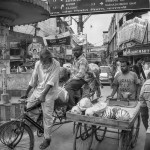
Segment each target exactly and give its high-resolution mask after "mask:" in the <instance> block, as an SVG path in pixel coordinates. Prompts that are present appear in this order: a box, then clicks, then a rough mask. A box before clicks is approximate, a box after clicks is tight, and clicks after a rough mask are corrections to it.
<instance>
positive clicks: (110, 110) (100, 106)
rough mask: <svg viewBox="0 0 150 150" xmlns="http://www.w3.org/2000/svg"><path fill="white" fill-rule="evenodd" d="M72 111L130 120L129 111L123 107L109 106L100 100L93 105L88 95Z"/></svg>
mask: <svg viewBox="0 0 150 150" xmlns="http://www.w3.org/2000/svg"><path fill="white" fill-rule="evenodd" d="M71 113H73V114H79V115H85V116H90V117H92V116H95V117H101V118H107V119H115V120H122V121H128V120H130V114H129V112H128V111H126V110H124V109H122V108H121V107H111V106H107V103H106V102H98V103H96V104H94V105H93V104H92V103H91V100H90V99H89V98H87V97H85V98H83V99H81V100H80V101H79V102H78V104H77V105H76V106H74V107H73V108H72V109H71Z"/></svg>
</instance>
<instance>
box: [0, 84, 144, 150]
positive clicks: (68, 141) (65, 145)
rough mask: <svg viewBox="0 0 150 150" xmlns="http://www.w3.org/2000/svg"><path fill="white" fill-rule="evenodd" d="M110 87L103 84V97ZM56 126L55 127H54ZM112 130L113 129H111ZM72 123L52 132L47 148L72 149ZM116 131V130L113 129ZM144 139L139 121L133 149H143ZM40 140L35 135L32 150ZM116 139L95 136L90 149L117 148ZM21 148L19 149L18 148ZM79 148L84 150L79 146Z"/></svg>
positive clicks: (107, 134) (36, 149)
mask: <svg viewBox="0 0 150 150" xmlns="http://www.w3.org/2000/svg"><path fill="white" fill-rule="evenodd" d="M110 92H111V89H110V87H109V86H104V88H103V89H102V95H103V98H104V99H105V97H106V96H107V95H109V94H110ZM55 128H57V127H55ZM111 130H113V129H111ZM72 131H73V124H72V123H68V124H65V125H62V126H61V127H60V128H59V129H58V130H56V131H55V132H54V134H53V138H52V143H51V146H50V147H48V148H47V150H73V132H72ZM115 131H116V130H115ZM106 137H113V138H114V137H115V138H117V134H116V133H115V134H114V133H110V132H107V133H106ZM144 140H145V130H144V128H143V124H142V123H141V127H140V134H139V138H138V142H137V145H136V147H135V148H134V149H133V150H143V147H144ZM41 142H42V138H39V137H37V136H36V135H35V148H34V150H39V145H40V143H41ZM117 147H118V141H117V140H114V139H110V138H104V140H103V141H102V142H101V143H98V142H97V141H96V140H95V138H94V140H93V144H92V150H99V149H100V150H117ZM0 149H1V150H7V149H5V148H4V147H3V148H2V147H1V144H0ZM18 150H21V149H18ZM81 150H86V149H83V148H81Z"/></svg>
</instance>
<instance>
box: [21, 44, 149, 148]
mask: <svg viewBox="0 0 150 150" xmlns="http://www.w3.org/2000/svg"><path fill="white" fill-rule="evenodd" d="M73 54H74V61H73V63H72V66H71V70H70V74H69V80H67V82H66V84H65V90H66V91H67V92H68V100H67V102H68V108H67V110H70V109H71V108H72V107H73V106H75V105H76V103H77V102H76V100H75V92H76V91H78V90H80V89H81V87H82V86H83V85H84V84H85V83H87V82H88V75H89V73H88V71H89V64H88V61H87V59H86V57H85V55H84V53H83V47H82V46H77V47H75V48H73ZM39 55H40V59H39V60H38V61H37V62H36V64H35V67H34V70H33V73H32V77H31V80H30V82H29V86H28V88H27V90H26V94H25V95H24V96H23V97H22V98H28V95H29V93H30V91H31V89H32V88H33V89H34V90H33V93H32V94H31V95H30V97H29V98H28V103H27V108H28V107H31V106H33V105H34V104H35V99H38V101H40V102H41V103H42V110H43V123H44V140H43V142H42V143H41V145H40V149H46V148H47V147H48V146H49V145H50V143H51V136H52V135H51V130H52V125H53V117H52V113H53V109H54V101H55V100H56V99H57V98H58V90H59V78H60V76H59V74H60V68H61V67H60V63H59V62H58V61H57V60H56V59H54V58H53V56H52V54H51V52H50V51H49V50H48V49H47V48H43V49H42V51H41V52H40V54H39ZM99 73H100V70H99ZM99 73H98V75H96V76H98V79H99ZM141 75H143V77H142V76H141ZM143 80H144V81H145V83H144V84H143ZM110 82H111V87H112V93H111V94H110V96H109V97H113V96H114V95H115V94H116V93H117V98H118V99H120V100H122V99H123V95H122V93H123V92H130V95H129V99H130V101H137V100H140V101H142V105H141V117H142V121H143V124H144V127H145V129H146V130H147V134H146V142H145V149H144V150H149V149H150V144H149V141H150V121H148V118H149V116H150V115H149V113H150V110H149V107H148V106H150V105H149V101H150V99H149V98H150V73H147V78H146V76H145V73H144V71H143V66H142V63H141V59H138V60H137V61H136V64H135V65H132V64H131V63H130V62H129V61H128V60H126V59H124V58H123V59H121V60H120V61H118V62H113V63H112V64H111V66H110ZM97 84H98V87H99V88H100V86H101V83H100V81H99V80H98V83H97ZM99 90H100V89H99ZM98 96H99V97H100V96H101V93H98ZM147 103H148V104H147ZM149 120H150V119H149Z"/></svg>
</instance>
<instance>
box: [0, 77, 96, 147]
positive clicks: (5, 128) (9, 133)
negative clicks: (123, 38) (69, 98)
mask: <svg viewBox="0 0 150 150" xmlns="http://www.w3.org/2000/svg"><path fill="white" fill-rule="evenodd" d="M95 82H96V80H95V78H94V79H92V82H91V85H92V87H93V88H92V90H90V89H88V94H87V95H89V96H90V97H91V99H92V98H93V95H94V94H95V92H96V90H97V85H96V84H95ZM86 86H87V85H86ZM89 90H90V91H89ZM79 92H80V91H79ZM86 92H87V91H86ZM81 96H82V95H81ZM84 96H86V94H85V93H84ZM78 98H80V97H77V99H78ZM81 98H82V97H81ZM21 101H22V102H21V106H20V107H21V112H22V113H21V115H20V117H19V118H17V119H14V120H12V121H8V122H6V123H4V124H2V125H1V126H0V149H2V148H4V147H5V150H7V149H9V150H20V149H21V150H23V149H24V150H33V149H34V133H36V134H37V136H38V137H41V136H43V133H44V128H43V115H42V109H41V102H37V103H36V104H35V105H33V106H32V107H30V108H26V103H27V101H26V100H21ZM66 108H67V103H62V102H61V101H59V100H56V101H55V105H54V112H53V117H54V120H53V127H54V126H55V129H53V131H52V132H54V131H56V130H57V129H58V128H59V127H61V126H62V125H63V124H66V123H70V122H72V121H70V120H67V118H66ZM34 109H39V110H40V113H39V117H38V119H37V120H36V121H35V120H33V119H32V118H31V117H30V116H29V114H28V112H30V111H32V110H34ZM33 127H34V128H33ZM74 127H75V126H73V131H74ZM35 129H36V130H37V132H35ZM1 146H2V147H1Z"/></svg>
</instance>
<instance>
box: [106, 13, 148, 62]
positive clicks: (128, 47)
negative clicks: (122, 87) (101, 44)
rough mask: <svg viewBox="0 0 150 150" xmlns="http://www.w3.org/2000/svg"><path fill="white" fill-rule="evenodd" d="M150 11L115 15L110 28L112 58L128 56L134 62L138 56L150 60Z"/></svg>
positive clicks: (110, 52)
mask: <svg viewBox="0 0 150 150" xmlns="http://www.w3.org/2000/svg"><path fill="white" fill-rule="evenodd" d="M149 16H150V13H149V12H147V11H138V12H137V11H136V12H128V13H116V14H114V15H113V17H112V20H111V23H110V26H109V29H108V35H109V44H108V51H109V57H110V60H112V59H114V58H118V57H126V58H128V60H130V61H131V62H132V63H133V64H134V63H135V61H136V59H137V58H143V59H144V61H145V62H150V59H149V56H150V53H149V49H150V20H149Z"/></svg>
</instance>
